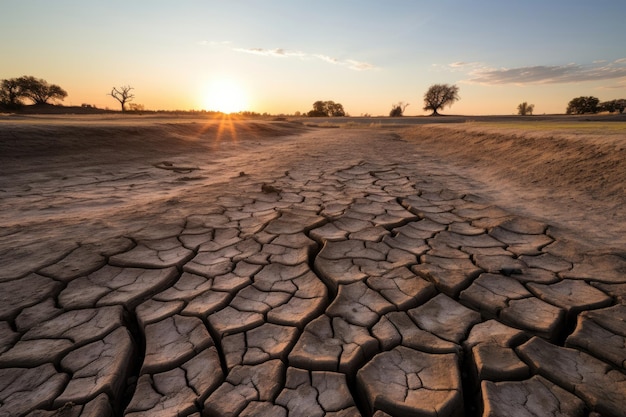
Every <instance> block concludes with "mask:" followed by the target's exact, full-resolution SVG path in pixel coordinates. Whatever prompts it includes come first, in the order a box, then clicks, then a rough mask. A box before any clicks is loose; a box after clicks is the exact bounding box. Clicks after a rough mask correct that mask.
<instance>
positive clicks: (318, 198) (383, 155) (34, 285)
mask: <svg viewBox="0 0 626 417" xmlns="http://www.w3.org/2000/svg"><path fill="white" fill-rule="evenodd" d="M625 206H626V117H624V116H592V117H588V116H583V117H565V116H536V117H525V118H522V117H472V118H466V117H435V118H430V117H418V118H408V117H407V118H399V119H388V118H384V119H383V118H381V119H376V118H367V119H365V118H345V119H330V120H317V119H315V120H313V119H280V120H278V119H277V120H234V119H229V118H224V119H219V120H216V119H211V120H206V119H199V118H184V117H167V116H149V115H146V116H133V115H129V116H126V117H121V116H119V115H80V116H78V115H75V116H72V115H38V116H37V115H19V116H15V115H12V116H10V115H0V208H1V209H0V416H4V415H10V416H20V417H52V416H57V415H61V414H62V415H71V416H84V417H87V416H104V417H109V416H122V415H124V416H128V417H140V416H141V417H144V416H145V417H148V416H154V415H158V416H169V415H172V416H173V415H180V416H193V417H200V416H204V417H208V416H233V415H241V416H281V417H288V416H291V417H293V416H304V415H307V416H313V415H315V416H335V417H336V416H355V417H356V416H374V417H386V416H433V415H437V416H439V417H443V416H451V417H459V416H463V415H467V416H476V415H485V416H512V415H568V416H580V417H589V416H598V415H602V416H626V411H624V410H626V375H625V374H626V349H625V347H626V324H625V323H626V210H624V207H625Z"/></svg>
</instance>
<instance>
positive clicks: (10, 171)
mask: <svg viewBox="0 0 626 417" xmlns="http://www.w3.org/2000/svg"><path fill="white" fill-rule="evenodd" d="M380 160H383V161H384V162H385V163H399V162H402V163H406V162H408V161H413V162H414V163H415V166H416V167H417V168H420V167H423V168H421V169H422V170H423V171H424V172H425V173H426V174H427V173H428V170H431V171H432V172H438V173H452V174H456V175H458V176H459V178H458V180H459V181H461V180H463V181H467V186H468V187H469V188H470V189H472V190H473V192H475V193H477V194H481V195H482V196H483V197H486V198H489V199H491V200H492V201H493V203H494V204H496V205H499V206H502V207H503V208H506V209H509V210H512V211H513V212H514V213H520V214H524V215H528V216H532V217H534V218H537V219H540V220H542V221H545V222H547V223H549V224H552V225H555V226H562V227H563V228H565V229H567V230H569V231H570V232H572V233H574V234H576V235H578V237H579V238H582V239H583V240H586V241H589V242H590V243H592V244H594V245H598V247H600V248H607V247H613V248H617V249H618V250H623V248H625V247H626V210H624V209H623V207H624V204H625V203H626V117H615V116H612V117H602V116H596V117H588V116H587V117H563V116H561V117H533V118H521V117H517V118H516V117H471V118H460V117H442V118H404V119H358V118H351V119H332V120H330V121H327V120H321V121H318V120H317V119H313V120H311V119H298V120H296V121H292V122H285V121H278V122H266V121H231V120H229V119H226V120H223V121H215V120H210V121H205V120H202V119H186V118H168V117H158V116H157V117H140V116H134V117H123V118H120V117H118V116H21V117H20V116H5V117H2V118H1V119H0V196H1V197H2V201H3V209H2V212H1V213H0V226H1V229H0V253H4V255H3V259H13V260H15V259H19V258H22V257H23V256H24V255H28V254H31V255H32V254H34V253H38V254H37V255H36V257H35V258H39V259H40V261H41V262H42V263H45V262H48V259H51V258H54V257H55V256H56V255H55V254H54V253H53V252H55V251H57V250H58V251H59V252H63V249H64V248H63V247H64V246H65V245H69V246H71V245H74V244H75V243H77V242H82V243H85V242H89V241H92V240H94V239H99V238H100V237H104V236H110V235H115V234H119V233H120V232H122V231H123V232H124V233H126V234H132V233H133V232H134V231H137V230H140V229H141V228H142V227H145V225H146V224H149V223H152V222H155V221H161V222H168V221H173V220H175V219H176V218H184V217H185V216H186V215H187V214H188V213H193V212H197V211H198V210H200V211H201V210H202V207H203V203H204V202H205V201H207V200H208V201H210V200H211V199H214V198H215V197H216V196H218V195H220V194H222V193H223V192H225V191H226V190H229V191H230V190H232V188H233V187H242V190H241V192H242V193H245V192H246V191H253V190H255V191H256V189H258V188H259V187H260V184H262V183H265V182H268V183H271V182H273V181H275V180H276V178H278V177H280V176H282V175H283V173H284V172H285V171H288V170H293V169H294V168H297V167H299V166H300V165H301V164H314V165H316V166H317V167H318V168H319V169H320V170H321V171H324V170H325V169H331V167H330V166H328V167H327V166H326V165H325V164H332V165H335V166H336V165H343V166H346V167H347V166H351V165H355V164H358V163H359V162H362V161H366V162H375V161H380ZM168 163H171V164H172V166H171V167H168V166H167V165H168ZM170 168H190V169H188V170H187V169H170ZM242 173H243V174H245V175H242ZM427 175H428V174H427ZM50 240H53V241H55V242H56V244H55V245H54V246H53V247H51V246H50V245H49V244H48V242H49V241H50ZM40 245H41V246H42V248H39V246H40ZM42 250H43V251H44V252H43V253H42V252H41V251H42ZM48 252H52V253H48ZM5 257H6V258H5ZM34 262H37V260H34ZM16 268H19V267H16Z"/></svg>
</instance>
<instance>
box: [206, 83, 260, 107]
mask: <svg viewBox="0 0 626 417" xmlns="http://www.w3.org/2000/svg"><path fill="white" fill-rule="evenodd" d="M203 105H204V109H205V110H209V111H219V112H222V113H225V114H230V113H237V112H240V111H244V110H248V106H249V100H248V95H247V94H246V92H245V91H244V89H243V88H242V87H241V86H240V85H239V84H238V83H236V82H235V81H232V80H229V79H218V80H215V81H214V82H213V83H212V84H211V85H210V86H209V87H208V88H207V89H206V91H205V92H204V97H203Z"/></svg>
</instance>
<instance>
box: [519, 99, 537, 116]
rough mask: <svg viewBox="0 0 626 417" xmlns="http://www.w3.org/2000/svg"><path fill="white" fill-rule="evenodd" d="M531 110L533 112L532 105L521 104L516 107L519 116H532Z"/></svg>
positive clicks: (533, 107)
mask: <svg viewBox="0 0 626 417" xmlns="http://www.w3.org/2000/svg"><path fill="white" fill-rule="evenodd" d="M533 110H535V105H534V104H528V103H526V102H523V103H521V104H519V105H518V106H517V114H519V115H520V116H532V115H533Z"/></svg>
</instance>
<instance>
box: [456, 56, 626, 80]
mask: <svg viewBox="0 0 626 417" xmlns="http://www.w3.org/2000/svg"><path fill="white" fill-rule="evenodd" d="M450 67H451V68H452V69H454V68H457V67H458V65H457V63H453V64H450ZM469 74H470V78H469V79H468V80H467V82H470V83H474V84H487V85H498V84H566V83H576V82H584V81H601V80H613V79H619V78H623V77H626V58H622V59H618V60H615V61H613V62H596V63H593V64H591V65H580V64H575V63H572V64H567V65H536V66H531V67H520V68H501V69H493V68H485V67H482V68H481V67H480V66H477V68H474V69H473V70H472V71H470V72H469Z"/></svg>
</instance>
